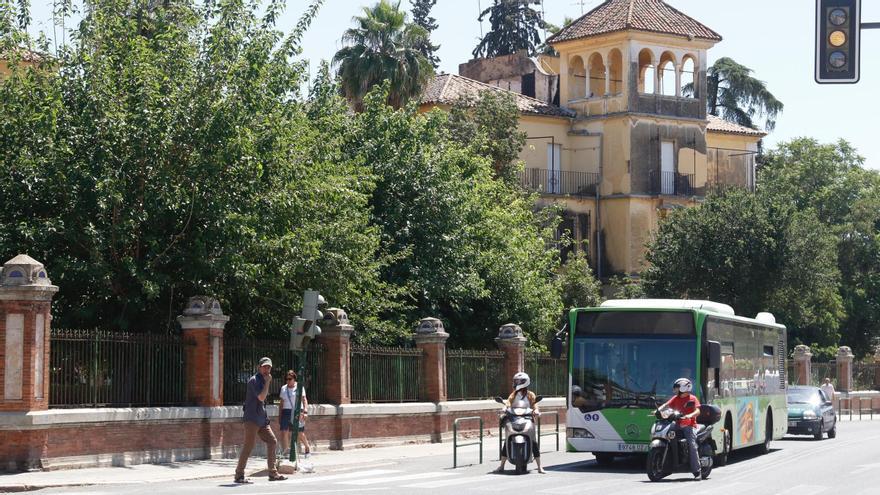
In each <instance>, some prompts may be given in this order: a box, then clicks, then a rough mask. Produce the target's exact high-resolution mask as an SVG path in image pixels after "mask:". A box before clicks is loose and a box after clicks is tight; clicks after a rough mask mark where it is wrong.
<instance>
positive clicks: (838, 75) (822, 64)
mask: <svg viewBox="0 0 880 495" xmlns="http://www.w3.org/2000/svg"><path fill="white" fill-rule="evenodd" d="M861 4H862V1H861V0H816V82H817V83H819V84H854V83H857V82H859V56H860V50H859V48H860V37H859V34H860V33H861V24H862V10H861V6H862V5H861Z"/></svg>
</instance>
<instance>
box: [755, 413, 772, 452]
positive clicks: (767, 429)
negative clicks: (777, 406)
mask: <svg viewBox="0 0 880 495" xmlns="http://www.w3.org/2000/svg"><path fill="white" fill-rule="evenodd" d="M770 414H772V411H767V422H766V424H765V426H764V443H762V444H761V446H760V447H759V450H758V451H759V452H760V453H761V454H769V453H770V439H771V438H773V418H771V417H770Z"/></svg>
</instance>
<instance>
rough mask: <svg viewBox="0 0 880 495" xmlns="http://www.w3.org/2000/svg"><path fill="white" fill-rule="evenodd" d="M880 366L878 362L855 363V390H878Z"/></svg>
mask: <svg viewBox="0 0 880 495" xmlns="http://www.w3.org/2000/svg"><path fill="white" fill-rule="evenodd" d="M878 368H880V366H878V365H877V364H876V363H853V370H852V374H853V383H852V385H853V386H852V389H853V390H877V389H878V386H880V384H878V383H877V382H876V378H877V370H878Z"/></svg>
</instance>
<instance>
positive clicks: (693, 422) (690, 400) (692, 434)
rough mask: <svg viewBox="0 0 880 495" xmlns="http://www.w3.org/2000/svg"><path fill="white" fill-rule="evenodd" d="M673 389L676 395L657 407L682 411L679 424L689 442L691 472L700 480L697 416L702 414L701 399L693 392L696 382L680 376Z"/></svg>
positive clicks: (695, 478)
mask: <svg viewBox="0 0 880 495" xmlns="http://www.w3.org/2000/svg"><path fill="white" fill-rule="evenodd" d="M672 390H673V391H674V392H675V395H674V396H673V397H672V398H671V399H669V400H668V401H666V403H665V404H663V405H662V406H660V407H658V408H657V409H658V410H660V411H662V410H663V409H666V408H670V409H672V410H675V411H678V412H680V413H681V418H679V419H678V422H677V426H678V430H679V431H681V434H682V435H684V437H685V439H687V443H688V454H689V455H690V464H691V472H692V473H693V474H694V481H700V479H702V478H701V474H700V456H699V452H698V451H697V435H696V428H697V416H699V415H700V401H699V399H697V397H696V396H695V395H694V394H693V393H692V392H693V390H694V384H693V383H692V382H691V381H690V380H689V379H687V378H679V379H678V380H675V383H673V384H672Z"/></svg>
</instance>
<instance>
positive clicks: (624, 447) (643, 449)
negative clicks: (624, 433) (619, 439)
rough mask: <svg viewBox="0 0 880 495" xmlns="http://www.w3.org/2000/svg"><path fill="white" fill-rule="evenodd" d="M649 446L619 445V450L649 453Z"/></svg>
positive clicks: (638, 444)
mask: <svg viewBox="0 0 880 495" xmlns="http://www.w3.org/2000/svg"><path fill="white" fill-rule="evenodd" d="M648 447H649V445H648V444H646V443H619V444H617V450H619V451H621V452H647V451H648Z"/></svg>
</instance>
